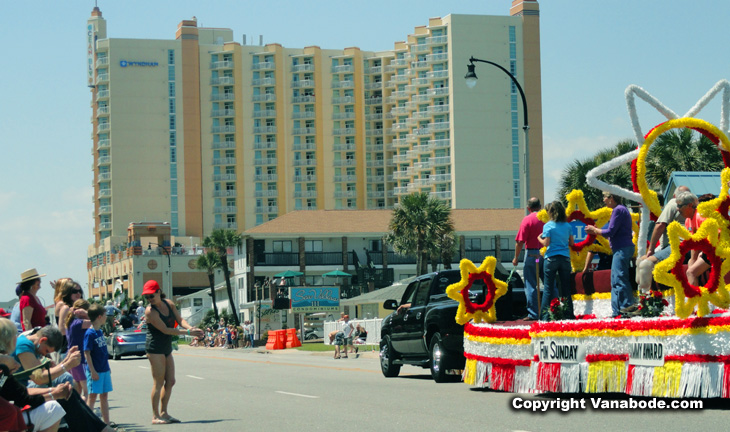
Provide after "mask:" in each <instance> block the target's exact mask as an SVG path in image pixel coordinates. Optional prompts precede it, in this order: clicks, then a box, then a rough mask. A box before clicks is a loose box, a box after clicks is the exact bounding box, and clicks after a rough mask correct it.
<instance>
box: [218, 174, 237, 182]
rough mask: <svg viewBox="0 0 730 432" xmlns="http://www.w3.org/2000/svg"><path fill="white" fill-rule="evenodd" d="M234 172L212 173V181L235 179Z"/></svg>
mask: <svg viewBox="0 0 730 432" xmlns="http://www.w3.org/2000/svg"><path fill="white" fill-rule="evenodd" d="M235 180H236V175H235V174H214V175H213V181H235Z"/></svg>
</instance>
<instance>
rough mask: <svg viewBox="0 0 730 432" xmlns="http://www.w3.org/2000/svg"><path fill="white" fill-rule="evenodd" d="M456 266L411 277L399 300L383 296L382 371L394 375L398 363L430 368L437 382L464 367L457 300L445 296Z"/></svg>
mask: <svg viewBox="0 0 730 432" xmlns="http://www.w3.org/2000/svg"><path fill="white" fill-rule="evenodd" d="M459 280H461V275H460V274H459V271H458V270H444V271H441V272H438V273H429V274H427V275H423V276H420V277H418V278H416V279H415V280H413V281H412V282H411V283H410V284H409V285H408V287H407V288H406V290H405V292H404V293H403V298H402V299H401V301H400V303H399V302H397V301H396V300H386V301H385V303H384V304H383V307H384V308H385V309H393V310H395V309H398V306H399V305H401V306H402V305H409V304H410V307H407V306H403V307H401V308H400V310H397V311H396V312H393V313H391V314H390V315H388V316H387V317H386V318H385V319H384V320H383V324H382V328H381V330H380V338H381V339H380V366H381V369H382V371H383V375H385V376H386V377H396V376H398V373H400V368H401V365H404V364H410V365H415V366H421V367H424V368H427V367H430V368H431V376H432V377H433V379H434V381H436V382H444V381H447V380H449V378H451V377H452V376H450V375H449V374H448V371H449V370H451V369H463V368H464V363H465V360H464V327H463V326H461V325H459V324H457V323H456V321H455V316H456V309H457V307H458V305H459V303H457V302H456V301H454V300H452V299H450V298H448V297H447V296H446V287H448V286H449V285H451V284H453V283H456V282H459Z"/></svg>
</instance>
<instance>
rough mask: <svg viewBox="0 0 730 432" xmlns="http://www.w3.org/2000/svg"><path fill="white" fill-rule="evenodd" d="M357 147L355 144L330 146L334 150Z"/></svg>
mask: <svg viewBox="0 0 730 432" xmlns="http://www.w3.org/2000/svg"><path fill="white" fill-rule="evenodd" d="M356 148H357V144H335V145H334V146H332V150H334V151H349V150H355V149H356Z"/></svg>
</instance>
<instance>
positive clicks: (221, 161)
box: [213, 157, 236, 165]
mask: <svg viewBox="0 0 730 432" xmlns="http://www.w3.org/2000/svg"><path fill="white" fill-rule="evenodd" d="M235 164H236V158H234V157H222V158H213V165H235Z"/></svg>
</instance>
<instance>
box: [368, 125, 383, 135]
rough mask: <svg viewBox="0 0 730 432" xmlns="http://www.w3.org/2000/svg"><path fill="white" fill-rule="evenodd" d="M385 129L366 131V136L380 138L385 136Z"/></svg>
mask: <svg viewBox="0 0 730 432" xmlns="http://www.w3.org/2000/svg"><path fill="white" fill-rule="evenodd" d="M384 131H385V129H383V128H381V127H380V128H374V129H365V136H380V135H382V134H383V132H384Z"/></svg>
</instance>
